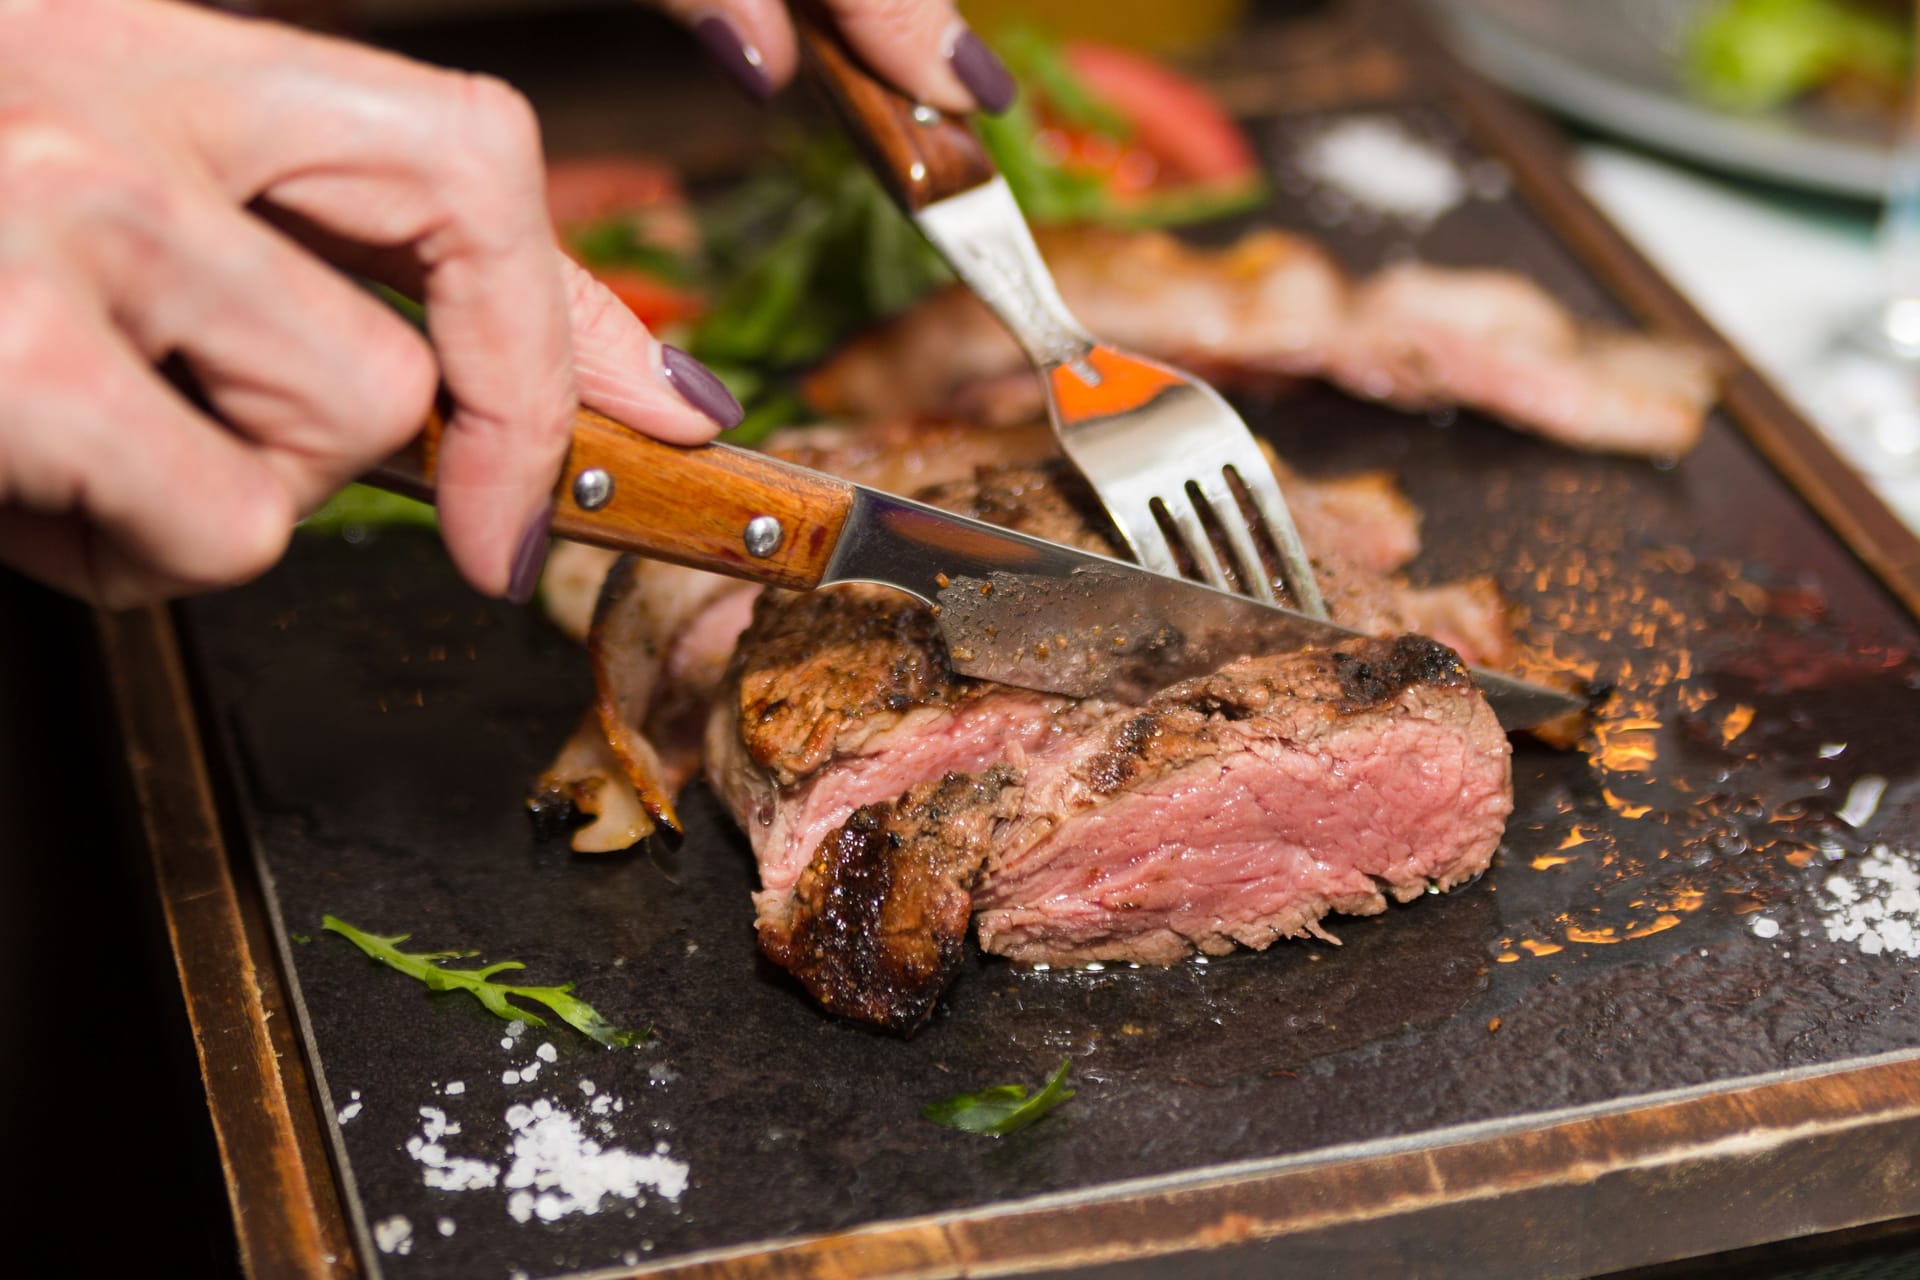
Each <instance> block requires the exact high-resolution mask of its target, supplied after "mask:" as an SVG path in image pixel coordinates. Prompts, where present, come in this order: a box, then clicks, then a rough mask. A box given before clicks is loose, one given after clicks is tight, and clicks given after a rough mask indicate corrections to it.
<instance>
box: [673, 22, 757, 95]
mask: <svg viewBox="0 0 1920 1280" xmlns="http://www.w3.org/2000/svg"><path fill="white" fill-rule="evenodd" d="M693 34H694V37H695V38H696V39H698V40H699V41H700V43H701V44H703V45H705V46H706V47H707V52H708V53H710V54H712V55H713V60H714V61H715V62H717V63H719V64H720V65H721V66H722V67H724V68H725V69H726V72H727V74H728V75H730V76H732V77H733V78H734V79H735V80H737V81H739V82H740V87H741V88H743V89H745V90H746V91H747V92H748V93H750V94H752V95H753V96H754V97H755V98H756V99H758V100H759V101H761V102H765V101H766V100H767V99H768V98H771V97H772V96H773V81H772V80H770V79H768V77H767V70H766V66H765V64H764V60H763V59H762V58H761V57H760V51H759V50H758V49H756V48H754V47H753V46H752V45H750V44H748V43H747V42H746V40H745V39H743V38H742V37H741V35H740V33H739V31H737V30H735V29H734V25H733V24H732V23H731V22H728V21H727V20H726V19H725V18H723V17H721V16H720V15H719V14H717V13H710V14H708V15H707V16H706V17H704V18H702V19H700V21H698V22H696V23H694V24H693Z"/></svg>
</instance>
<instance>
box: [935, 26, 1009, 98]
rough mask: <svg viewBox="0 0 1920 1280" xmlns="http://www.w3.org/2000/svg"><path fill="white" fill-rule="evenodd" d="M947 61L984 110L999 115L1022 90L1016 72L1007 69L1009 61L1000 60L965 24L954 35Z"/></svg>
mask: <svg viewBox="0 0 1920 1280" xmlns="http://www.w3.org/2000/svg"><path fill="white" fill-rule="evenodd" d="M947 62H948V63H949V64H951V65H952V67H953V74H954V75H956V76H958V77H960V83H961V84H963V85H965V86H967V92H968V93H970V94H972V95H973V100H974V101H975V102H977V103H979V104H980V109H981V110H982V111H987V112H991V113H992V114H994V115H996V116H997V115H999V114H1000V113H1001V112H1002V111H1005V110H1006V109H1007V108H1008V107H1010V106H1012V105H1013V99H1014V96H1015V95H1016V94H1017V93H1019V91H1020V87H1019V86H1018V85H1016V84H1015V83H1014V82H1013V73H1012V72H1011V71H1008V70H1007V64H1006V63H1004V62H1002V61H1000V58H999V55H997V54H995V53H994V51H993V50H991V49H989V48H987V43H986V41H984V40H982V39H981V38H980V37H979V36H977V35H975V34H973V29H972V28H971V27H966V26H962V27H961V28H960V30H959V34H957V35H956V36H954V38H953V46H952V48H951V49H950V50H949V51H948V53H947Z"/></svg>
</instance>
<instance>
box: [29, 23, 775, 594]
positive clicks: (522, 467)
mask: <svg viewBox="0 0 1920 1280" xmlns="http://www.w3.org/2000/svg"><path fill="white" fill-rule="evenodd" d="M329 263H331V264H333V265H332V266H330V265H328V264H329ZM336 266H337V267H344V268H347V269H349V270H354V271H358V272H360V273H362V274H364V275H367V276H370V277H373V278H375V279H379V280H382V281H384V282H386V283H388V284H390V285H392V286H394V287H395V288H397V289H399V290H401V291H402V292H405V293H407V294H409V295H410V296H413V297H417V298H420V299H422V300H423V301H424V302H425V304H426V308H427V336H426V338H425V339H423V338H422V337H421V336H420V334H419V333H418V332H417V331H415V330H414V329H412V328H411V327H409V326H408V325H407V324H406V323H405V322H404V321H402V320H401V319H400V318H399V317H398V316H397V315H395V314H394V313H392V312H391V311H390V310H389V309H387V308H386V307H384V306H383V305H382V304H380V303H379V302H377V301H376V300H375V299H374V298H372V297H371V296H370V295H368V294H367V293H366V292H365V291H364V290H362V289H360V288H359V287H357V286H355V285H354V284H352V283H351V282H349V281H348V280H347V279H346V278H345V277H344V276H343V275H341V274H340V272H339V271H337V270H335V269H334V267H336ZM0 300H4V301H3V303H0V387H5V388H6V393H5V396H4V397H3V398H0V562H4V563H6V564H9V565H11V566H13V567H14V568H17V569H19V570H21V571H22V572H25V573H26V574H28V575H29V576H31V577H35V578H38V579H40V580H42V581H44V582H47V583H50V584H52V585H54V586H56V587H59V588H61V589H63V590H66V591H69V592H72V593H74V594H76V595H80V596H83V597H86V598H88V599H91V600H93V601H95V602H98V603H102V604H107V605H113V606H119V605H127V604H133V603H137V602H141V601H146V600H151V599H155V598H158V597H162V596H166V595H175V594H181V593H184V592H189V591H195V590H204V589H207V588H212V587H218V586H224V585H228V584H231V583H234V582H239V581H242V580H244V579H246V578H249V577H252V576H254V575H256V574H258V573H260V572H262V571H264V570H265V569H266V568H267V567H268V566H270V565H271V564H272V563H273V562H274V561H275V560H276V559H278V557H279V556H280V554H281V553H282V551H283V550H284V548H285V546H286V542H287V539H288V536H289V533H290V530H291V528H292V525H293V523H294V522H295V521H296V520H297V519H298V518H300V516H302V515H303V514H305V513H306V512H308V511H310V510H311V509H312V508H314V507H316V506H317V505H319V504H320V502H322V501H323V500H324V499H325V498H326V497H327V496H328V495H329V494H331V493H332V492H333V491H334V490H335V489H337V488H338V487H339V486H340V485H341V484H343V483H345V482H346V481H348V480H350V479H352V478H353V477H354V476H356V475H359V474H361V473H362V472H363V471H365V470H366V469H368V468H369V467H370V466H372V465H373V464H375V463H377V462H379V461H380V460H382V459H383V458H385V457H387V456H388V455H389V454H391V453H392V452H393V451H394V450H396V449H397V448H398V447H399V446H400V445H402V444H404V443H405V442H406V441H407V440H408V439H409V438H410V437H411V436H412V435H413V433H414V432H415V431H416V430H418V428H419V426H420V424H421V423H422V422H423V421H424V419H425V416H426V413H427V410H428V408H429V406H430V404H431V403H432V401H433V399H434V396H435V393H436V388H438V387H441V386H444V387H445V389H446V391H447V393H448V394H449V396H450V398H451V401H452V405H453V410H452V413H451V414H450V416H449V418H448V423H447V430H446V432H445V435H444V437H443V440H442V444H441V447H440V452H439V463H438V473H437V485H438V493H439V507H440V521H441V527H442V530H443V532H444V535H445V538H446V543H447V547H448V550H449V552H450V554H451V556H452V558H453V560H454V562H455V564H457V565H458V566H459V568H460V571H461V572H462V573H463V574H464V575H465V577H466V578H467V579H468V581H469V582H471V583H472V584H473V585H474V586H475V587H476V588H477V589H479V590H481V591H483V592H486V593H488V594H503V593H504V594H507V595H510V596H512V597H513V598H516V599H522V600H524V599H525V598H527V597H528V596H530V595H531V593H532V590H533V585H534V582H535V580H536V579H537V575H538V571H539V566H540V560H541V558H542V553H543V552H544V550H545V546H546V530H547V522H548V520H549V519H550V518H551V505H550V497H551V490H552V486H553V484H554V480H555V477H556V475H557V474H558V471H559V467H560V464H561V461H562V458H563V457H564V455H565V451H566V447H567V439H568V428H569V426H570V423H571V421H572V417H573V413H574V409H575V405H576V403H577V402H579V401H584V402H585V403H587V404H588V405H591V406H592V407H594V408H596V409H599V410H601V411H602V412H604V413H607V414H608V415H610V416H612V417H615V418H617V419H619V420H620V421H622V422H626V423H629V424H631V425H633V426H635V427H636V428H638V429H640V430H643V431H646V432H647V433H648V434H651V435H654V436H657V437H659V438H661V439H664V440H670V441H674V442H676V443H686V444H691V443H698V442H700V441H704V440H706V439H708V438H710V437H711V436H712V435H713V434H714V433H715V431H716V430H717V429H718V427H719V426H722V425H731V423H732V422H733V421H737V420H738V416H739V412H740V410H739V406H738V404H737V403H735V402H734V400H733V398H732V397H731V396H730V395H728V394H727V393H726V391H725V389H724V388H723V387H721V386H720V385H719V383H718V381H717V380H716V379H714V378H713V376H712V375H711V374H710V373H708V372H707V371H706V370H705V369H704V368H702V367H701V366H700V365H699V364H698V363H697V362H695V361H693V360H692V359H691V358H690V357H688V356H685V355H684V354H683V353H680V352H676V351H674V350H672V349H671V348H666V347H663V346H662V345H661V344H660V343H658V342H656V341H655V340H654V339H653V338H652V337H651V336H650V335H649V334H648V333H647V332H646V330H645V329H644V328H643V327H641V325H640V324H639V323H638V322H637V321H636V320H634V318H633V316H632V314H631V313H630V312H628V311H627V309H626V308H625V307H624V306H622V305H620V303H619V302H618V301H617V300H616V299H615V298H614V297H613V296H612V295H611V294H610V293H609V292H608V291H607V290H606V289H605V288H604V287H602V286H600V285H599V284H598V283H597V282H595V281H594V280H593V279H592V278H591V277H590V276H588V275H587V274H586V273H585V272H584V271H583V270H581V269H580V268H579V267H577V266H575V265H574V264H573V263H571V262H569V261H568V260H567V259H566V258H565V257H564V256H563V255H562V254H561V253H560V251H559V250H558V249H557V248H556V247H555V242H554V235H553V230H552V227H551V226H550V225H549V222H548V218H547V213H546V209H545V204H544V191H543V180H542V170H541V157H540V139H539V130H538V126H537V123H536V121H535V119H534V116H533V113H532V111H531V109H530V108H529V107H528V106H527V104H526V102H525V101H524V100H523V99H522V98H521V97H520V96H519V95H518V94H516V93H515V92H514V91H513V90H511V89H509V88H508V87H507V86H505V85H504V84H502V83H500V82H498V81H495V80H490V79H486V78H483V77H476V76H470V75H464V74H460V73H455V72H448V71H441V70H436V69H431V68H428V67H424V66H420V65H417V64H414V63H410V62H407V61H405V60H403V59H400V58H397V57H392V56H389V55H385V54H381V53H376V52H373V51H370V50H366V49H363V48H360V47H357V46H354V45H350V44H346V43H343V42H339V41H334V40H327V39H323V38H320V37H315V36H310V35H305V34H302V33H299V32H295V31H292V30H290V29H287V28H284V27H279V26H275V25H273V24H270V23H265V22H259V21H249V20H244V19H237V18H229V17H223V16H219V15H216V14H211V13H207V12H203V11H200V10H197V9H194V8H191V7H189V6H186V5H180V4H173V3H163V2H161V0H0ZM162 362H166V363H167V364H168V366H169V367H170V368H173V369H176V370H179V371H183V372H184V373H185V374H186V375H187V380H190V382H191V385H192V386H193V388H194V391H195V396H194V397H193V398H191V399H190V398H189V397H188V396H186V395H183V394H182V393H181V392H180V391H179V390H177V389H176V387H175V386H174V385H173V384H172V383H170V382H169V381H168V379H167V378H165V377H163V376H162V375H161V374H160V373H159V372H158V371H157V370H156V365H158V364H160V363H162ZM196 401H197V402H196Z"/></svg>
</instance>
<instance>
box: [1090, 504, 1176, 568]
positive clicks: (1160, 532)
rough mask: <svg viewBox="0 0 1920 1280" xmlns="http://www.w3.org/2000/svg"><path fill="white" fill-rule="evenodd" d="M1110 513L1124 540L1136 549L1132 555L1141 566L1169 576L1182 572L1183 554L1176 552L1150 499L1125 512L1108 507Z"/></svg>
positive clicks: (1129, 546) (1128, 545)
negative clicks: (1155, 515)
mask: <svg viewBox="0 0 1920 1280" xmlns="http://www.w3.org/2000/svg"><path fill="white" fill-rule="evenodd" d="M1123 514H1124V516H1125V518H1124V519H1123V518H1122V516H1123ZM1108 515H1110V516H1111V517H1112V518H1113V523H1114V526H1115V528H1116V530H1117V531H1118V532H1119V534H1120V539H1121V541H1123V542H1125V543H1126V544H1127V547H1128V549H1129V550H1131V551H1132V552H1133V558H1134V559H1135V560H1136V561H1137V562H1139V565H1140V567H1141V568H1143V569H1150V570H1152V571H1153V572H1154V573H1163V574H1165V575H1166V576H1167V577H1169V578H1178V577H1180V576H1181V573H1180V558H1179V556H1178V555H1176V554H1175V552H1174V549H1173V544H1172V543H1171V542H1169V541H1167V533H1166V530H1164V529H1162V528H1161V527H1160V522H1159V521H1158V520H1156V519H1154V517H1153V509H1152V505H1151V503H1149V502H1142V503H1140V504H1139V507H1138V509H1137V510H1136V509H1134V508H1133V507H1129V508H1128V509H1127V510H1126V511H1125V512H1124V513H1123V512H1121V511H1117V510H1114V509H1112V508H1109V509H1108Z"/></svg>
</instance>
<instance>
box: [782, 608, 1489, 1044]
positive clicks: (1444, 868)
mask: <svg viewBox="0 0 1920 1280" xmlns="http://www.w3.org/2000/svg"><path fill="white" fill-rule="evenodd" d="M1511 807H1512V806H1511V790H1510V786H1509V780H1508V748H1507V741H1506V737H1505V735H1504V734H1503V733H1502V732H1501V730H1500V728H1499V726H1498V724H1497V723H1496V722H1495V720H1494V718H1493V714H1492V712H1491V711H1490V710H1489V709H1488V707H1487V705H1486V703H1485V702H1484V701H1483V700H1482V699H1481V698H1480V697H1479V695H1478V693H1477V692H1476V691H1475V690H1474V688H1473V685H1472V682H1471V680H1470V679H1469V677H1468V676H1467V673H1466V671H1465V669H1464V668H1463V667H1462V666H1461V665H1460V663H1459V660H1458V659H1457V658H1456V657H1455V656H1454V655H1453V654H1452V653H1451V652H1450V651H1449V650H1447V649H1446V648H1444V647H1443V646H1441V645H1438V644H1436V643H1434V642H1433V641H1430V640H1426V639H1423V638H1420V637H1414V636H1409V637H1402V638H1399V639H1395V640H1368V641H1362V642H1359V643H1357V644H1355V645H1352V646H1347V647H1345V648H1342V649H1340V650H1315V651H1309V652H1306V653H1296V654H1284V655H1275V656H1271V657H1264V658H1249V659H1243V660H1241V661H1240V662H1236V663H1233V664H1231V665H1229V666H1227V667H1225V668H1223V669H1222V670H1220V671H1218V672H1216V673H1214V674H1212V675H1209V676H1206V677H1203V678H1201V679H1196V680H1190V681H1186V682H1184V683H1182V684H1179V685H1176V686H1173V687H1172V688H1169V689H1167V690H1165V691H1163V692H1162V693H1160V694H1158V695H1156V696H1155V697H1154V698H1152V699H1151V700H1150V701H1149V702H1148V703H1146V704H1145V705H1144V706H1141V707H1110V708H1107V709H1105V711H1104V712H1103V713H1102V714H1099V715H1098V716H1097V717H1094V718H1091V719H1090V722H1089V723H1086V724H1084V725H1082V726H1081V727H1080V728H1079V730H1078V731H1076V732H1073V733H1068V734H1060V735H1057V736H1056V737H1055V738H1054V739H1053V740H1052V741H1051V742H1049V743H1047V744H1046V745H1045V746H1044V747H1043V748H1042V749H1041V750H1040V751H1038V752H1023V751H1010V752H1009V753H1008V759H1007V760H1005V761H1004V762H1002V763H1000V764H997V765H995V766H993V767H991V768H989V769H987V770H985V771H984V772H981V773H979V774H977V775H972V774H968V773H964V772H953V773H949V774H947V775H945V776H944V777H941V778H938V779H935V780H931V781H926V782H922V783H919V784H917V785H915V786H914V787H911V788H909V789H908V790H907V791H906V792H905V793H904V794H902V795H900V796H899V797H898V798H896V799H893V800H883V801H874V802H870V803H867V804H863V805H862V806H860V807H859V808H857V809H855V810H854V811H853V812H852V813H851V814H849V816H847V818H846V819H845V820H844V821H843V822H842V823H841V824H840V825H839V826H838V827H836V828H834V829H833V830H831V831H829V832H828V833H827V834H826V835H825V836H824V838H822V839H821V840H820V841H819V842H818V845H817V847H816V848H815V849H814V851H813V853H812V856H811V857H810V858H809V860H808V861H807V863H806V865H805V867H804V869H802V870H800V871H799V873H798V875H797V877H796V878H795V879H794V880H793V881H792V887H791V888H790V889H788V890H785V891H782V892H775V891H773V890H771V889H770V888H769V890H768V891H766V892H763V894H762V895H761V896H760V917H759V922H758V927H759V933H760V943H761V949H762V950H763V951H764V952H765V953H766V954H767V955H768V956H769V957H770V958H771V959H773V960H774V961H775V962H777V963H779V964H781V965H782V966H784V967H785V968H787V969H788V970H790V971H791V972H793V973H794V974H795V976H797V977H798V978H799V979H800V980H801V981H802V982H803V983H804V984H805V985H806V986H807V988H808V990H809V991H811V992H812V993H813V995H814V996H815V997H816V998H817V999H819V1000H820V1001H821V1003H822V1004H824V1005H825V1006H826V1007H827V1008H829V1009H831V1010H833V1011H834V1012H836V1013H841V1014H844V1015H846V1016H850V1017H856V1018H861V1019H863V1020H866V1021H870V1022H876V1023H879V1024H881V1025H883V1026H888V1027H892V1028H894V1029H897V1030H906V1029H910V1028H911V1027H913V1026H915V1025H917V1024H918V1023H919V1022H920V1021H921V1020H922V1019H924V1018H925V1017H926V1016H927V1014H928V1013H929V1012H930V1011H931V1010H932V1008H933V1004H934V1002H935V1000H936V999H937V997H938V996H939V993H940V992H941V990H943V989H944V987H945V986H946V983H947V982H948V981H949V980H950V978H951V976H952V974H953V972H954V971H955V970H956V969H957V968H958V966H959V964H960V961H961V958H962V955H963V944H964V940H965V935H966V929H967V922H968V917H969V915H971V914H972V913H973V912H974V911H975V910H977V911H978V913H979V914H978V924H979V934H980V944H981V946H982V947H983V948H985V949H986V950H988V951H991V952H996V953H999V954H1002V955H1006V956H1009V957H1011V958H1013V959H1015V960H1019V961H1021V962H1024V963H1029V964H1061V963H1082V962H1086V961H1092V960H1103V961H1119V960H1125V961H1135V962H1141V963H1150V964H1166V963H1171V962H1172V961H1175V960H1177V959H1179V958H1181V957H1183V956H1186V955H1189V954H1191V953H1192V952H1193V951H1195V950H1199V951H1203V952H1211V953H1218V952H1223V951H1226V950H1229V949H1231V948H1232V947H1233V946H1234V945H1235V944H1241V945H1246V946H1251V947H1265V946H1267V945H1268V944H1269V943H1271V942H1273V941H1274V940H1276V939H1278V938H1282V937H1291V936H1299V935H1302V934H1316V935H1319V936H1322V937H1324V936H1326V934H1325V931H1324V930H1323V928H1322V926H1321V923H1320V921H1321V919H1322V918H1323V917H1324V916H1325V915H1326V914H1327V913H1328V912H1330V911H1343V912H1347V913H1349V914H1371V913H1373V912H1378V911H1381V910H1384V909H1385V907H1386V902H1387V899H1388V898H1389V897H1392V898H1394V899H1396V900H1399V901H1405V900H1407V899H1409V898H1412V897H1414V896H1416V895H1418V894H1420V893H1423V892H1425V891H1426V890H1427V889H1428V888H1429V887H1430V886H1432V887H1437V888H1441V889H1446V888H1450V887H1452V886H1453V885H1456V884H1458V883H1460V882H1462V881H1464V880H1467V879H1470V878H1471V877H1473V876H1475V875H1477V874H1478V873H1479V872H1481V871H1482V870H1484V869H1485V868H1486V866H1487V863H1488V861H1489V860H1490V859H1491V858H1492V856H1493V851H1494V849H1495V848H1496V847H1497V846H1498V844H1499V841H1500V834H1501V832H1502V830H1503V829H1504V826H1505V822H1506V817H1507V814H1508V812H1509V811H1510V809H1511ZM764 865H765V864H764V862H763V866H764Z"/></svg>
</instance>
